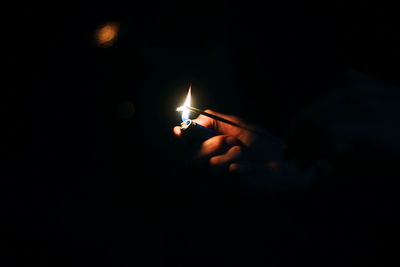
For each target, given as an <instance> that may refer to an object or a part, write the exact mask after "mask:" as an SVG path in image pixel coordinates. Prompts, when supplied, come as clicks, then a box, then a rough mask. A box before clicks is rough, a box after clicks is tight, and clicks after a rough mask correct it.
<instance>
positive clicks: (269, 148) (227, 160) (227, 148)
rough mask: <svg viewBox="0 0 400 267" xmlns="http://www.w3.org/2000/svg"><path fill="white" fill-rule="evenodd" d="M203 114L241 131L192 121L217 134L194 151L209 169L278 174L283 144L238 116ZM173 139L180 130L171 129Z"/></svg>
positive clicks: (206, 121)
mask: <svg viewBox="0 0 400 267" xmlns="http://www.w3.org/2000/svg"><path fill="white" fill-rule="evenodd" d="M206 112H207V113H211V114H214V115H217V116H219V117H222V118H225V119H228V120H230V121H233V122H235V123H237V124H239V125H241V126H243V128H239V127H236V126H232V125H230V124H227V123H224V122H221V121H217V120H214V119H212V118H209V117H207V116H204V115H200V116H199V117H197V118H196V119H195V120H194V121H195V122H197V123H199V124H201V125H203V126H205V127H208V128H210V129H212V130H214V131H216V132H218V133H220V134H221V135H218V136H214V137H212V138H210V139H208V140H206V141H204V142H203V143H202V144H201V146H200V148H199V150H198V152H197V157H198V158H199V159H208V160H209V164H210V166H213V167H217V168H227V169H228V170H229V172H232V173H239V174H245V175H250V176H254V175H257V176H260V175H264V174H266V173H268V172H271V171H273V172H274V171H278V170H279V168H280V163H279V162H280V161H281V160H282V157H283V142H282V141H281V140H279V139H277V138H275V137H273V136H271V135H269V134H268V132H267V131H266V130H265V129H263V128H261V127H256V126H255V125H251V124H249V123H247V122H245V121H244V120H242V119H241V118H239V117H236V116H232V115H226V114H222V113H219V112H215V111H213V110H206ZM173 132H174V134H175V136H177V137H180V135H181V131H180V127H178V126H177V127H174V129H173Z"/></svg>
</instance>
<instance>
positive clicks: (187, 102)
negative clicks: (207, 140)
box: [181, 86, 192, 121]
mask: <svg viewBox="0 0 400 267" xmlns="http://www.w3.org/2000/svg"><path fill="white" fill-rule="evenodd" d="M191 91H192V86H189V91H188V94H187V97H186V100H185V104H183V107H181V110H182V121H185V120H188V119H189V115H190V110H189V109H187V108H185V107H190V104H191V99H192V95H191Z"/></svg>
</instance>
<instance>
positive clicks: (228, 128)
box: [194, 109, 246, 137]
mask: <svg viewBox="0 0 400 267" xmlns="http://www.w3.org/2000/svg"><path fill="white" fill-rule="evenodd" d="M204 112H206V113H209V114H212V115H215V116H218V117H221V118H223V119H226V120H230V121H232V122H234V123H236V124H238V125H240V126H243V127H245V126H246V123H245V122H244V121H243V120H242V119H240V118H239V117H236V116H233V115H226V114H223V113H219V112H216V111H213V110H211V109H206V110H205V111H204ZM194 121H195V122H197V123H199V124H201V125H203V126H204V127H207V128H210V129H212V130H214V131H216V132H218V133H221V134H229V135H233V136H235V137H239V135H240V134H241V133H242V131H243V129H242V128H240V127H237V126H234V125H231V124H229V123H226V122H223V121H220V120H216V119H213V118H210V117H208V116H205V115H202V114H200V115H199V116H198V117H197V118H196V119H194Z"/></svg>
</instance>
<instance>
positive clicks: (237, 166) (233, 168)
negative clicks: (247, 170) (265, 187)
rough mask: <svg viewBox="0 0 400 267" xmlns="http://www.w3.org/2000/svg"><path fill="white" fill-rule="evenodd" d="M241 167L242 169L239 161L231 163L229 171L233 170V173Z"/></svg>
mask: <svg viewBox="0 0 400 267" xmlns="http://www.w3.org/2000/svg"><path fill="white" fill-rule="evenodd" d="M240 169H241V166H240V164H238V163H231V164H229V172H231V173H237V172H239V171H240Z"/></svg>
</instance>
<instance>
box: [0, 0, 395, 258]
mask: <svg viewBox="0 0 400 267" xmlns="http://www.w3.org/2000/svg"><path fill="white" fill-rule="evenodd" d="M320 2H323V3H314V2H303V1H293V2H290V1H279V2H266V3H263V4H255V3H252V2H248V1H245V2H242V3H232V2H231V1H219V2H211V1H210V2H208V1H160V2H157V1H141V2H136V1H129V2H122V1H109V2H105V1H102V2H100V1H97V2H92V3H90V4H89V3H81V4H71V3H53V4H41V3H36V2H35V3H30V4H22V3H21V4H15V5H13V6H7V7H6V8H4V9H3V13H4V18H5V22H4V23H3V25H2V26H3V27H2V37H3V38H2V39H3V41H2V44H3V45H5V48H4V49H3V50H2V55H3V56H2V58H3V60H2V65H3V68H2V69H3V75H4V77H3V79H2V86H1V87H2V90H1V92H2V97H1V114H2V117H3V120H2V129H3V130H2V132H3V134H4V137H3V138H2V144H1V162H0V163H1V181H0V192H1V194H0V197H1V203H0V214H1V218H2V219H1V222H0V226H1V238H0V244H1V252H0V253H1V257H0V265H5V266H6V265H7V264H10V265H14V264H16V265H17V264H18V265H20V266H22V265H21V264H25V266H60V265H74V266H81V265H82V266H87V265H103V264H104V265H110V266H119V265H122V264H124V265H125V264H127V265H135V264H136V265H137V266H149V265H153V264H158V265H159V266H221V265H223V264H227V265H230V266H234V265H235V264H236V265H238V266H246V265H250V264H251V263H260V265H264V264H266V263H269V264H271V265H273V266H292V265H295V264H300V263H304V262H307V263H310V262H312V263H314V264H316V266H327V265H329V264H330V265H336V264H337V265H339V266H343V265H344V264H349V265H351V264H352V259H353V258H355V259H356V260H355V261H361V262H362V263H364V264H365V263H371V264H372V265H373V264H375V263H376V262H379V263H381V264H382V263H383V262H382V261H381V260H382V259H383V258H385V257H384V256H382V255H384V254H382V255H381V253H383V252H382V251H385V250H386V246H384V245H382V244H385V242H384V241H377V240H376V239H374V238H372V239H371V238H370V237H369V238H370V239H369V240H372V241H370V242H372V243H373V245H371V246H367V245H365V246H366V247H363V245H362V244H363V241H362V237H364V235H363V234H361V235H360V236H361V239H360V236H357V237H355V238H357V239H360V240H358V241H357V242H360V244H359V243H357V244H358V245H354V246H352V245H349V242H350V241H348V239H347V238H348V236H349V235H352V234H354V231H353V230H343V229H345V228H346V225H347V224H346V219H344V223H343V224H341V223H339V225H341V226H340V227H342V228H343V229H342V228H340V227H336V228H332V229H334V230H329V229H330V228H329V227H328V226H327V228H325V227H321V228H318V229H319V230H320V232H318V231H314V232H312V234H310V232H308V231H307V230H305V229H308V225H310V224H309V221H312V220H314V222H315V220H318V216H316V215H315V214H314V213H313V212H312V211H310V210H307V211H306V210H302V211H301V212H299V207H300V206H301V205H300V204H297V205H294V204H293V202H297V203H303V204H304V203H308V204H309V203H313V201H312V200H305V199H307V198H311V197H310V196H309V195H307V194H304V195H302V196H301V197H302V199H303V202H301V201H300V202H298V194H297V193H290V194H288V193H282V194H281V195H279V196H274V195H262V194H261V195H259V194H257V195H255V194H252V193H251V192H245V190H244V189H242V188H241V186H240V185H238V184H236V183H235V182H232V179H230V177H229V176H226V175H219V174H215V173H213V172H209V170H207V169H205V168H201V169H199V168H198V166H196V165H192V164H191V163H190V160H188V157H187V154H186V148H185V146H183V145H182V144H181V143H180V142H178V141H177V140H175V138H174V137H173V135H172V127H173V126H174V125H177V124H178V123H179V122H180V116H179V114H178V113H177V112H176V111H175V109H176V107H177V106H179V105H181V104H182V103H183V101H184V98H185V96H186V93H187V89H188V86H189V84H190V83H192V93H193V105H194V106H196V107H199V108H211V109H214V110H217V111H220V112H223V113H231V114H236V115H238V116H241V117H243V118H245V119H247V120H249V121H252V122H256V123H258V124H261V125H263V126H264V127H266V128H267V129H268V130H269V131H271V132H272V133H274V134H276V135H278V136H281V137H284V136H285V135H286V134H287V131H288V126H287V125H288V124H289V122H290V120H291V118H292V117H293V115H294V114H296V112H297V111H298V110H300V109H301V108H302V107H303V106H305V105H306V104H307V103H310V102H312V101H313V99H315V98H316V97H317V96H320V95H324V94H326V93H327V92H329V91H330V90H332V89H333V88H335V86H336V85H337V84H340V81H341V77H342V76H341V75H342V73H343V72H344V71H345V70H347V69H349V68H354V69H358V70H361V71H363V72H365V73H367V74H369V75H372V76H375V77H378V79H380V80H382V81H384V82H387V83H392V84H395V85H396V84H398V83H399V82H400V80H399V76H398V64H397V63H398V61H399V60H400V53H399V51H400V50H399V47H400V28H399V27H398V24H397V21H396V9H395V8H394V7H393V6H390V5H386V4H385V3H383V2H382V1H379V3H377V2H378V1H375V2H372V1H354V2H351V3H349V1H329V2H327V1H320ZM110 22H115V23H119V26H120V27H119V32H118V37H117V39H116V41H115V43H114V44H113V45H112V46H110V47H106V48H105V47H102V46H99V45H98V43H97V42H96V38H95V33H96V30H97V29H98V28H99V27H101V26H102V25H104V24H105V23H110ZM127 107H129V108H127ZM131 107H134V112H133V113H130V112H128V111H129V110H131ZM307 201H309V202H307ZM304 205H306V204H304ZM307 212H309V213H307ZM331 219H332V218H331ZM330 222H332V220H331V221H330ZM347 223H349V222H347ZM322 224H323V223H322ZM332 224H333V223H332ZM355 224H357V223H356V222H355ZM326 225H329V223H327V224H326ZM324 229H325V230H326V229H328V230H326V231H324ZM338 229H339V230H338ZM340 229H342V230H343V231H341V230H340ZM346 229H347V228H346ZM351 229H352V228H351ZM329 231H332V232H329ZM335 231H336V232H335ZM346 231H349V232H346ZM368 231H369V230H368ZM371 231H374V230H373V229H372V230H371ZM337 235H344V236H346V238H343V239H340V238H337ZM350 239H351V238H350ZM367 239H368V238H367ZM306 240H307V241H306ZM310 240H316V241H315V242H313V241H310ZM321 240H322V241H321ZM350 243H351V242H350ZM343 255H346V256H343ZM371 255H372V256H371ZM371 259H372V260H371ZM328 263H329V264H328Z"/></svg>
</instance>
